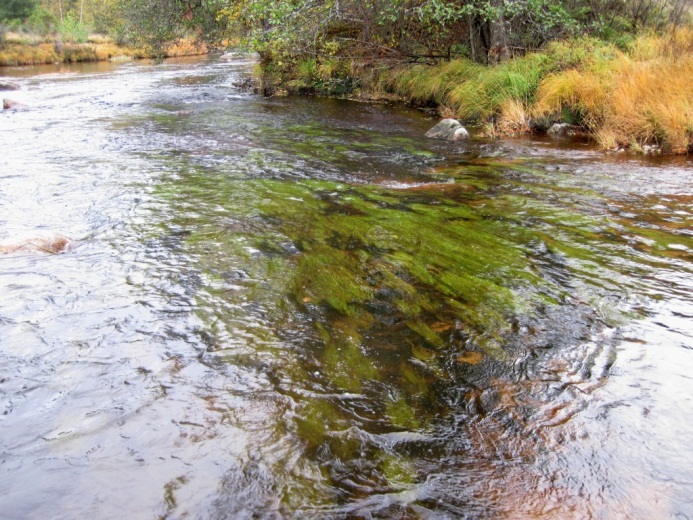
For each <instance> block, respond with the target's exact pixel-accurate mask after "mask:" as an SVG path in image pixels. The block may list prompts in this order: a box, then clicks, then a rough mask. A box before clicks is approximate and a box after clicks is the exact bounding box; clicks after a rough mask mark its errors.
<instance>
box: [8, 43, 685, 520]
mask: <svg viewBox="0 0 693 520" xmlns="http://www.w3.org/2000/svg"><path fill="white" fill-rule="evenodd" d="M251 67H252V63H251V62H250V61H247V60H244V59H243V58H242V57H233V56H225V57H216V58H209V59H202V60H200V59H196V60H187V61H186V60H179V61H167V62H165V63H163V64H152V63H145V62H142V63H124V64H97V65H82V66H71V67H57V66H56V67H46V68H30V69H5V70H3V71H2V72H1V73H2V74H4V75H9V76H13V77H14V78H13V81H16V82H18V83H19V84H20V85H21V87H22V90H21V91H18V92H12V93H5V95H4V96H3V97H10V98H13V99H15V100H17V101H20V102H23V103H24V104H25V105H26V107H27V110H19V111H14V110H13V111H4V112H2V113H0V138H1V142H2V152H1V155H0V208H1V211H0V244H1V245H2V251H3V254H1V255H0V296H1V299H0V517H2V518H17V519H19V518H22V519H24V518H99V519H109V518H114V519H115V518H215V519H216V518H218V519H223V518H232V519H236V518H240V519H243V518H425V519H439V518H440V519H443V518H470V519H472V518H473V519H484V518H494V519H496V518H561V519H563V518H580V519H586V518H595V519H602V518H603V519H607V518H608V519H611V518H619V519H620V518H648V519H650V518H691V517H693V492H692V491H691V490H693V448H692V447H691V442H692V441H693V422H692V421H691V413H692V412H693V399H692V397H691V388H692V386H691V385H692V384H693V381H692V379H693V326H692V319H693V290H692V289H693V167H692V166H693V163H692V162H691V161H690V160H689V159H686V158H678V159H664V158H657V159H647V158H640V157H626V156H622V155H605V154H602V153H600V152H598V151H595V150H594V149H593V148H591V147H590V146H589V145H588V144H582V143H571V144H565V143H564V144H561V143H555V142H548V141H544V140H536V139H535V140H530V139H516V140H512V139H509V140H501V141H488V140H484V139H481V138H476V139H473V140H472V141H471V142H470V143H455V144H450V143H446V142H438V141H433V140H427V139H425V138H424V137H423V134H424V133H425V131H426V130H427V129H428V128H429V127H430V126H432V124H433V123H434V122H435V121H434V120H433V118H432V116H430V115H427V114H425V113H422V112H419V111H416V110H414V109H407V108H405V107H396V106H389V105H381V104H364V103H356V102H350V101H342V100H330V99H311V98H272V99H266V98H262V97H259V96H255V95H253V94H250V93H248V92H244V91H242V90H240V89H239V88H238V87H237V86H235V85H236V83H237V82H239V81H241V80H243V79H244V78H245V77H247V76H248V74H249V71H250V69H251ZM63 239H66V240H67V242H66V243H67V247H66V248H65V249H64V250H62V251H59V250H61V249H63V246H65V241H64V240H63ZM56 252H58V253H59V254H55V253H56Z"/></svg>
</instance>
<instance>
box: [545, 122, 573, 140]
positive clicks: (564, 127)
mask: <svg viewBox="0 0 693 520" xmlns="http://www.w3.org/2000/svg"><path fill="white" fill-rule="evenodd" d="M579 132H580V128H579V127H577V126H575V125H569V124H568V123H555V124H554V125H553V126H552V127H551V128H549V129H548V131H547V132H546V133H547V134H548V135H550V136H551V137H569V136H573V135H576V134H577V133H579Z"/></svg>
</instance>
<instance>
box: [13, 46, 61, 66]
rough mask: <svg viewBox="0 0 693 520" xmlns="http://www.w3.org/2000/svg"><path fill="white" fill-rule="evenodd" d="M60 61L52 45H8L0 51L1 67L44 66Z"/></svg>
mask: <svg viewBox="0 0 693 520" xmlns="http://www.w3.org/2000/svg"><path fill="white" fill-rule="evenodd" d="M56 61H60V59H59V57H58V55H57V54H56V52H55V47H54V45H53V44H52V43H42V44H39V45H10V44H8V45H6V46H5V48H3V49H0V66H8V65H43V64H45V63H55V62H56Z"/></svg>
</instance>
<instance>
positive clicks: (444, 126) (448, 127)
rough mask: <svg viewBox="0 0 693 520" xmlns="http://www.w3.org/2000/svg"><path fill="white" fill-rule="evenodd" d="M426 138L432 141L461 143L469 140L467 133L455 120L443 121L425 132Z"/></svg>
mask: <svg viewBox="0 0 693 520" xmlns="http://www.w3.org/2000/svg"><path fill="white" fill-rule="evenodd" d="M426 137H431V138H433V139H447V140H448V141H462V140H464V139H469V132H467V129H466V128H465V127H463V126H462V125H461V124H460V122H459V121H458V120H457V119H443V120H442V121H441V122H440V123H438V124H437V125H436V126H434V127H433V128H431V129H430V130H429V131H428V132H426Z"/></svg>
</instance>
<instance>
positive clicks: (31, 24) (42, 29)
mask: <svg viewBox="0 0 693 520" xmlns="http://www.w3.org/2000/svg"><path fill="white" fill-rule="evenodd" d="M57 25H58V20H57V18H56V17H55V16H54V15H53V13H51V12H50V11H48V10H47V9H45V7H44V6H43V5H38V6H37V7H36V9H34V10H33V12H32V13H31V16H29V18H28V19H27V21H26V23H25V27H26V28H27V29H29V30H30V31H32V32H34V33H37V34H48V33H50V32H52V31H53V30H54V29H55V28H56V26H57Z"/></svg>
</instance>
